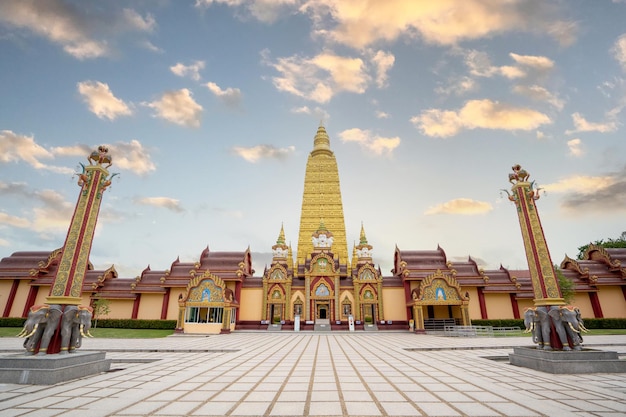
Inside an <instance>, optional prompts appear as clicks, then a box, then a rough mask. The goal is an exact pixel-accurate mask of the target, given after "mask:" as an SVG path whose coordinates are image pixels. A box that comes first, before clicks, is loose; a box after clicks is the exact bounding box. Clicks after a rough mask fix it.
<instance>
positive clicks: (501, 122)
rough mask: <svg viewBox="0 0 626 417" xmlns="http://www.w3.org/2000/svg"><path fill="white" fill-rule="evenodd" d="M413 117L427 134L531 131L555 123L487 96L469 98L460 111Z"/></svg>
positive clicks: (540, 114)
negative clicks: (477, 129)
mask: <svg viewBox="0 0 626 417" xmlns="http://www.w3.org/2000/svg"><path fill="white" fill-rule="evenodd" d="M410 120H411V122H412V123H413V124H414V126H415V127H416V128H418V129H419V130H421V131H422V133H423V134H425V135H426V136H437V137H448V136H454V135H456V134H457V133H459V132H460V131H461V130H462V129H476V128H482V129H501V130H532V129H535V128H537V127H539V126H541V125H543V124H548V123H551V122H552V121H551V120H550V118H549V117H548V116H546V115H545V114H543V113H540V112H538V111H535V110H532V109H529V108H525V107H514V106H511V105H508V104H504V103H500V102H497V101H491V100H488V99H484V100H470V101H467V102H466V103H465V105H464V106H463V108H461V109H460V110H459V111H458V112H456V111H451V110H440V109H429V110H425V111H423V112H422V113H421V114H419V115H417V116H413V117H412V118H411V119H410Z"/></svg>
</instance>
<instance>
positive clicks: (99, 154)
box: [87, 145, 113, 168]
mask: <svg viewBox="0 0 626 417" xmlns="http://www.w3.org/2000/svg"><path fill="white" fill-rule="evenodd" d="M87 160H88V161H89V165H94V164H95V165H104V164H108V165H107V166H105V167H104V168H108V167H110V166H111V165H113V158H111V155H109V148H108V147H106V146H105V145H100V146H98V149H97V150H95V151H93V152H92V153H91V154H90V155H89V156H88V157H87Z"/></svg>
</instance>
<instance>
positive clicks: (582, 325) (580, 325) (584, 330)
mask: <svg viewBox="0 0 626 417" xmlns="http://www.w3.org/2000/svg"><path fill="white" fill-rule="evenodd" d="M578 327H579V328H580V330H582V331H583V332H588V331H589V330H588V329H587V328H586V327H585V325H584V324H583V323H582V322H580V321H579V322H578Z"/></svg>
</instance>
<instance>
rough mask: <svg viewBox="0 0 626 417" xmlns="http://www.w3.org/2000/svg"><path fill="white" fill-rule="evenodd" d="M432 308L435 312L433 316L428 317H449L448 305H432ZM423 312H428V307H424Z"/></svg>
mask: <svg viewBox="0 0 626 417" xmlns="http://www.w3.org/2000/svg"><path fill="white" fill-rule="evenodd" d="M433 310H434V313H435V317H429V319H447V318H449V317H450V314H449V311H448V306H447V305H445V306H433ZM424 311H425V312H428V308H425V309H424ZM426 314H428V313H426Z"/></svg>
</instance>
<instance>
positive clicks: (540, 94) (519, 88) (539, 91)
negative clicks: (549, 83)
mask: <svg viewBox="0 0 626 417" xmlns="http://www.w3.org/2000/svg"><path fill="white" fill-rule="evenodd" d="M513 92H514V93H517V94H520V95H523V96H526V97H529V98H531V99H532V100H535V101H542V102H546V103H549V104H551V105H552V106H554V108H556V109H558V110H563V107H564V106H565V101H564V100H562V99H560V98H559V97H558V96H557V95H555V94H553V93H551V92H550V91H548V90H547V89H546V88H544V87H541V86H539V85H516V86H515V87H513Z"/></svg>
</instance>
